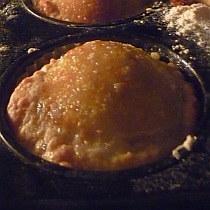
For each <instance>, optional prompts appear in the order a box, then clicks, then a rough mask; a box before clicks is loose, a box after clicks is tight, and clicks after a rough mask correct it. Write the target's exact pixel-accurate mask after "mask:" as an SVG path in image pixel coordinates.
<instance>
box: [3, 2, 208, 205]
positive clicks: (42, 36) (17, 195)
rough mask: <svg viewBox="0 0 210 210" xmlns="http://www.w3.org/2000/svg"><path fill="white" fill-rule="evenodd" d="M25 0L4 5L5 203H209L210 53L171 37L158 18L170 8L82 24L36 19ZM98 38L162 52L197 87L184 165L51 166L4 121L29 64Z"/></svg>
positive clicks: (170, 161) (156, 7)
mask: <svg viewBox="0 0 210 210" xmlns="http://www.w3.org/2000/svg"><path fill="white" fill-rule="evenodd" d="M28 2H30V1H27V0H24V1H21V0H13V1H6V0H4V1H2V2H1V3H0V9H1V10H0V30H1V35H0V53H1V55H0V73H1V80H0V86H1V88H0V98H1V99H0V104H1V109H0V112H1V113H0V114H1V116H0V118H1V126H0V128H1V138H2V141H1V143H2V144H1V145H0V167H1V170H0V178H1V179H0V180H1V181H0V183H1V186H2V187H1V189H0V203H1V204H0V206H1V205H2V206H3V205H6V206H8V205H10V204H11V205H12V204H13V201H15V202H16V204H17V205H20V206H22V205H26V206H27V207H28V208H32V209H33V208H35V207H41V206H42V207H43V206H45V207H49V208H51V209H54V208H55V209H56V208H63V209H67V208H70V207H76V208H79V207H90V206H91V207H107V208H113V207H114V208H119V209H120V208H122V207H124V206H126V207H128V208H130V209H135V208H136V207H143V208H145V209H150V208H152V207H159V208H160V207H162V206H164V205H169V206H170V207H171V209H173V208H175V209H176V208H177V206H173V205H174V204H175V203H176V202H180V204H181V205H182V206H183V207H184V206H187V205H192V206H193V204H195V203H199V205H200V206H202V205H204V204H205V205H206V202H207V201H208V198H210V193H209V192H210V181H209V180H210V140H209V131H208V127H209V117H210V116H209V114H210V113H209V91H210V86H209V84H210V73H209V71H210V63H209V55H208V54H207V53H206V52H205V51H203V49H201V48H199V47H198V46H197V45H196V44H195V43H193V42H191V41H188V40H184V39H183V38H182V37H177V36H176V35H175V34H173V33H169V32H167V30H166V26H165V25H164V23H163V22H161V21H159V20H160V17H159V16H160V15H161V11H162V10H163V9H165V8H168V7H170V5H169V4H168V3H167V2H165V3H164V2H160V1H157V2H155V4H154V5H153V7H152V8H150V9H148V10H147V11H146V12H145V13H143V14H140V15H138V16H136V17H133V18H129V19H127V20H123V21H117V22H114V23H110V24H101V25H100V24H99V25H81V24H66V23H63V22H62V23H61V22H60V21H54V20H48V19H46V18H43V17H41V16H37V14H34V13H33V12H31V6H30V5H29V8H26V7H27V6H28ZM94 39H105V40H117V41H121V42H128V43H131V44H133V45H135V46H138V47H142V48H143V49H145V50H146V51H148V53H150V52H153V51H155V52H156V51H157V52H158V53H159V54H160V55H161V59H162V60H164V61H169V60H170V61H172V62H174V63H176V64H177V65H178V66H180V68H181V69H182V70H183V72H184V74H185V76H186V78H187V80H189V81H191V82H192V83H193V84H194V86H195V89H196V90H197V97H198V99H199V101H200V102H201V103H200V104H201V107H200V113H201V116H200V120H199V123H198V127H197V131H196V136H197V137H198V140H197V144H195V145H194V148H193V151H191V152H189V151H186V150H185V149H183V150H180V151H179V152H180V154H181V156H182V159H181V160H176V159H175V158H174V157H173V156H170V157H168V158H166V159H164V160H161V161H159V162H157V163H155V164H154V165H149V166H145V167H141V168H139V169H131V170H125V171H117V172H111V173H101V172H91V171H75V170H69V169H66V168H61V167H58V166H56V165H53V164H49V163H48V162H45V161H43V160H40V159H39V158H37V157H34V156H33V155H31V154H29V153H27V151H24V150H23V149H22V148H21V147H19V146H18V145H17V144H16V142H15V140H14V139H13V137H12V136H11V133H10V131H9V128H8V125H7V122H6V120H5V107H6V104H7V101H8V96H9V94H10V93H11V92H12V90H13V88H14V86H15V84H16V81H17V79H18V78H19V77H20V76H21V75H22V74H23V73H25V72H24V71H25V68H24V67H25V66H28V65H29V66H30V65H31V64H32V63H33V61H34V60H36V59H38V58H39V57H40V56H41V55H42V54H43V53H44V52H47V51H52V49H53V48H54V47H57V46H60V45H66V43H78V42H85V41H89V40H94ZM177 44H181V45H182V46H184V47H185V48H186V49H191V50H190V54H180V52H179V50H176V51H174V50H172V46H174V45H177ZM8 148H9V150H8ZM20 180H22V181H20ZM183 197H185V199H183ZM3 201H4V202H3Z"/></svg>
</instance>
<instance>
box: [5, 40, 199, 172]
mask: <svg viewBox="0 0 210 210" xmlns="http://www.w3.org/2000/svg"><path fill="white" fill-rule="evenodd" d="M7 112H8V119H9V122H10V125H11V128H12V130H13V131H14V134H15V136H16V138H17V139H18V141H19V143H20V144H21V145H22V146H23V147H24V148H26V149H27V150H28V151H30V152H31V153H33V154H35V155H37V156H40V157H41V158H43V159H46V160H48V161H50V162H53V163H57V164H59V165H62V166H65V167H70V168H74V169H82V170H83V169H84V170H101V171H107V170H108V171H109V170H120V169H129V168H133V167H138V166H143V165H146V164H150V163H154V162H155V161H158V160H160V159H161V158H164V157H167V156H169V155H170V154H171V151H172V150H173V149H174V148H175V147H177V146H178V145H179V144H181V143H182V142H183V141H184V140H185V138H186V136H187V135H188V134H191V133H192V132H193V129H194V126H195V121H196V98H195V96H194V92H193V88H192V87H191V85H190V83H189V82H187V81H185V79H184V77H183V75H182V73H181V72H180V70H179V68H177V67H175V66H172V65H168V64H166V63H164V62H162V61H160V60H155V59H153V58H151V56H150V55H148V54H147V53H146V52H144V51H143V50H141V49H139V48H136V47H134V46H132V45H130V44H125V43H120V42H115V41H101V40H94V41H89V42H86V43H84V44H81V45H79V46H76V47H75V48H73V49H70V50H69V51H68V52H67V53H65V54H64V55H62V56H61V57H60V58H59V59H51V60H50V63H49V64H46V65H44V66H43V67H42V68H41V69H40V70H37V71H35V73H34V74H33V75H32V76H29V77H26V78H24V79H23V80H22V81H21V82H20V83H19V84H18V85H17V87H16V89H15V90H14V92H13V94H12V96H11V98H10V101H9V104H8V107H7Z"/></svg>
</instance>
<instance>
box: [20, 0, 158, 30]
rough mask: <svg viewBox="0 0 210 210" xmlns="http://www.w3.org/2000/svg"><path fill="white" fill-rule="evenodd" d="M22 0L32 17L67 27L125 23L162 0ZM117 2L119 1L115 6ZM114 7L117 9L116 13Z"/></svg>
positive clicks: (136, 17)
mask: <svg viewBox="0 0 210 210" xmlns="http://www.w3.org/2000/svg"><path fill="white" fill-rule="evenodd" d="M22 2H23V5H24V6H25V8H26V10H27V11H28V12H29V13H31V14H32V15H34V16H35V17H37V18H39V19H41V20H43V21H46V22H49V23H52V24H58V25H63V26H67V27H73V26H89V27H96V26H100V27H102V26H113V25H120V24H126V23H128V22H132V21H133V20H135V19H138V18H139V17H140V16H141V15H143V14H144V13H145V11H146V9H147V8H149V7H152V6H154V5H155V6H156V7H157V5H158V4H161V3H162V1H155V0H140V1H138V0H132V1H127V0H125V1H124V2H120V1H118V0H117V1H116V0H115V1H114V2H107V1H92V0H88V1H70V2H68V1H64V2H62V4H61V2H59V1H57V2H56V1H48V0H46V1H45V0H44V1H43V0H41V1H39V0H22ZM68 4H69V5H68ZM85 4H88V6H86V5H85ZM117 4H119V5H118V6H117ZM130 5H131V6H130ZM117 11H120V12H119V14H118V12H117ZM80 13H81V14H80ZM65 16H66V17H65Z"/></svg>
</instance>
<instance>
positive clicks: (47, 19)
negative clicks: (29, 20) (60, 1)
mask: <svg viewBox="0 0 210 210" xmlns="http://www.w3.org/2000/svg"><path fill="white" fill-rule="evenodd" d="M166 1H167V0H163V1H158V0H150V2H151V3H150V4H149V5H148V7H152V6H153V5H154V4H155V3H156V2H159V4H161V3H162V2H166ZM21 2H22V4H23V6H24V7H25V9H26V10H27V11H28V12H29V13H30V14H32V15H33V16H35V17H37V18H38V19H40V20H42V21H44V22H48V23H50V24H55V25H61V26H65V27H108V26H117V25H124V24H127V23H130V22H133V21H134V20H137V19H140V18H141V17H142V15H143V16H144V14H145V12H146V9H147V8H148V7H146V6H144V10H142V11H141V12H139V14H136V15H132V16H130V17H126V18H123V19H119V20H114V21H107V22H96V23H79V22H71V21H63V20H59V19H56V18H52V17H48V16H46V15H44V14H42V13H40V12H39V11H37V10H36V9H35V8H34V5H33V3H32V0H21Z"/></svg>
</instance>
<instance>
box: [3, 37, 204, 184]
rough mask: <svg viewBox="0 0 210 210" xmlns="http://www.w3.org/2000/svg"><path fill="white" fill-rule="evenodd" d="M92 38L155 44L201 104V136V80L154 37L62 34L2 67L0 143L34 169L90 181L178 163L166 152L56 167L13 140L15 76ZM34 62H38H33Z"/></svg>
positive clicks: (200, 129)
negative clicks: (133, 162)
mask: <svg viewBox="0 0 210 210" xmlns="http://www.w3.org/2000/svg"><path fill="white" fill-rule="evenodd" d="M96 39H100V40H110V41H118V42H124V43H128V44H132V45H134V46H136V47H140V48H142V49H143V50H145V51H147V52H148V53H149V51H150V50H151V46H152V49H153V51H154V50H155V46H156V47H157V49H161V51H159V53H160V55H163V57H164V56H166V57H167V59H169V60H170V61H172V62H174V63H175V64H177V66H179V67H180V68H181V70H182V72H183V74H184V76H185V78H186V80H188V81H190V82H192V84H193V86H194V88H195V91H196V97H197V98H198V101H199V102H200V104H201V106H200V110H199V113H200V118H199V120H198V123H197V127H196V131H195V135H196V136H198V137H199V136H201V139H202V138H203V133H202V132H203V126H204V124H205V115H206V112H207V111H208V110H207V105H206V103H207V99H206V91H205V88H204V84H203V82H202V79H201V78H200V77H199V76H198V74H197V73H196V70H195V69H193V67H192V66H191V65H190V64H188V63H186V61H184V60H183V59H182V58H181V57H180V56H178V55H177V54H175V53H174V52H173V51H171V50H170V49H168V48H167V47H165V46H163V45H161V44H159V43H158V42H156V41H157V40H154V39H152V38H146V37H144V36H141V37H139V36H138V37H133V36H132V35H125V36H121V37H118V36H112V37H105V38H104V37H101V36H99V37H97V36H95V37H85V36H84V35H81V36H64V37H61V38H58V39H55V40H50V41H48V42H47V43H43V44H40V46H39V49H38V50H36V51H34V52H32V53H29V54H28V53H25V54H23V55H22V56H20V57H19V58H18V59H17V60H16V61H15V62H13V63H12V64H11V65H10V66H9V67H8V68H7V69H6V70H5V72H4V74H3V75H2V77H1V80H0V118H1V119H0V120H1V124H0V137H1V140H2V142H3V143H4V145H6V147H7V148H8V149H9V150H10V151H11V152H12V153H13V154H14V155H15V156H17V157H18V158H19V159H20V160H21V161H23V162H24V163H25V164H27V165H30V166H32V167H33V168H35V169H38V170H39V171H43V172H46V173H50V174H54V175H61V176H64V177H66V178H74V179H85V180H94V181H97V180H98V181H102V180H103V181H104V180H105V181H114V180H118V181H119V180H124V179H131V178H137V177H138V178H139V177H143V176H146V175H150V174H152V173H156V172H159V171H162V170H164V169H166V168H169V167H171V166H173V165H174V164H176V163H178V162H179V160H177V159H176V158H174V156H173V155H169V156H168V157H166V158H163V159H161V160H157V162H155V163H152V164H148V165H145V166H139V167H136V168H131V169H122V170H116V171H94V170H81V169H71V168H66V167H63V166H60V165H58V164H54V163H51V162H49V161H46V160H44V159H42V158H41V157H37V156H35V155H33V154H32V153H30V152H28V151H27V150H26V149H24V148H23V147H22V146H21V145H20V144H19V143H18V142H17V141H16V138H15V136H14V135H13V134H12V132H11V129H10V126H9V123H8V121H7V117H6V108H7V104H8V102H9V98H10V96H11V94H12V92H13V91H14V88H15V87H16V85H17V82H18V80H19V78H20V79H21V80H22V79H23V78H24V77H26V76H29V75H32V73H33V72H34V69H33V68H34V66H35V67H36V68H37V69H40V67H41V66H43V65H44V64H46V63H45V61H44V62H43V55H46V56H45V57H47V58H48V59H50V57H51V55H52V57H54V56H55V58H57V55H55V53H52V52H54V49H59V50H58V51H59V52H60V51H62V50H63V48H66V46H68V47H67V49H71V48H74V47H75V44H77V43H85V42H87V41H92V40H96ZM44 59H45V58H44ZM37 61H38V62H37ZM40 61H41V62H40ZM37 63H39V64H38V65H37ZM28 67H29V68H28ZM31 67H32V70H31ZM37 69H36V70H37ZM199 138H200V137H199ZM183 141H184V140H183ZM188 153H189V152H188V151H185V150H184V151H182V152H181V155H183V157H184V156H185V155H186V154H188Z"/></svg>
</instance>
